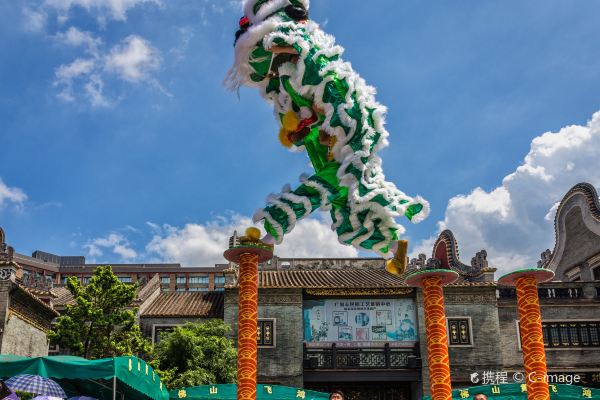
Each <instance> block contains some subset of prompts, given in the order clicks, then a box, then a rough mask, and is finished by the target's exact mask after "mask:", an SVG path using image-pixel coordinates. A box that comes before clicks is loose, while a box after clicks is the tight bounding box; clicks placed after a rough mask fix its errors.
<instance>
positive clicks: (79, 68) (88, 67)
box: [55, 58, 95, 81]
mask: <svg viewBox="0 0 600 400" xmlns="http://www.w3.org/2000/svg"><path fill="white" fill-rule="evenodd" d="M94 66H95V63H94V60H84V59H81V58H78V59H76V60H75V61H73V62H72V63H70V64H66V65H65V64H63V65H61V66H60V67H58V68H57V69H56V72H55V75H56V78H57V79H58V80H61V81H70V80H72V79H74V78H77V77H79V76H81V75H87V74H89V73H90V72H91V71H92V70H93V69H94Z"/></svg>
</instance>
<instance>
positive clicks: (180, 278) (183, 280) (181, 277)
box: [177, 275, 185, 283]
mask: <svg viewBox="0 0 600 400" xmlns="http://www.w3.org/2000/svg"><path fill="white" fill-rule="evenodd" d="M177 283H185V276H181V275H180V276H178V277H177Z"/></svg>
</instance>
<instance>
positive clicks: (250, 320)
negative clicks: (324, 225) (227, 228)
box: [223, 228, 273, 400]
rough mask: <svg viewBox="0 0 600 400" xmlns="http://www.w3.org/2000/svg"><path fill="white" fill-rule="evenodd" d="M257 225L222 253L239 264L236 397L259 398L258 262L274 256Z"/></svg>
mask: <svg viewBox="0 0 600 400" xmlns="http://www.w3.org/2000/svg"><path fill="white" fill-rule="evenodd" d="M259 237H260V231H259V230H258V229H257V228H249V229H247V230H246V236H242V237H240V238H239V243H237V240H236V238H235V236H234V238H233V241H232V242H231V243H230V246H229V249H228V250H227V251H225V253H224V254H223V255H224V256H225V258H226V259H227V260H228V261H230V262H233V263H236V264H239V266H240V267H239V268H240V269H239V278H238V282H239V297H238V358H237V398H238V400H256V370H257V368H256V364H257V362H256V359H257V352H256V330H257V323H258V264H259V263H261V262H265V261H268V260H270V259H271V258H272V257H273V245H269V244H266V243H263V242H261V241H260V239H259Z"/></svg>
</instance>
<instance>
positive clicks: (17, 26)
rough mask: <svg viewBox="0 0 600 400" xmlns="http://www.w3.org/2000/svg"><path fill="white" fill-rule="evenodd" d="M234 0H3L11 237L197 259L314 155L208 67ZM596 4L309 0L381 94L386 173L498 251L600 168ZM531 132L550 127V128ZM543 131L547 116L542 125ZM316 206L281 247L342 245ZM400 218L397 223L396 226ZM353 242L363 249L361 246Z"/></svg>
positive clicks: (27, 246)
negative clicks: (299, 150) (297, 147)
mask: <svg viewBox="0 0 600 400" xmlns="http://www.w3.org/2000/svg"><path fill="white" fill-rule="evenodd" d="M239 10H240V5H239V1H225V0H220V1H211V0H189V1H185V0H173V1H166V0H162V1H159V0H154V1H152V0H147V1H143V0H113V1H111V2H109V1H107V0H45V1H42V0H37V1H34V0H22V1H14V2H2V3H1V4H0V22H1V23H0V51H1V52H2V54H3V57H2V58H3V61H2V62H1V63H0V82H1V86H0V87H1V89H0V128H1V129H0V143H2V152H1V153H2V156H1V157H0V180H1V181H0V226H2V227H3V228H4V230H5V231H6V234H7V241H8V243H9V244H10V245H12V246H13V247H15V249H16V251H17V252H19V253H24V254H29V253H31V252H32V251H34V250H36V249H40V250H44V251H49V252H53V253H56V254H61V255H80V254H81V255H86V257H87V258H88V260H89V261H96V262H107V263H108V262H112V263H116V262H143V261H175V262H182V263H183V264H184V265H201V266H209V265H211V264H212V263H214V262H217V261H219V257H220V256H219V255H220V253H221V252H222V247H224V246H225V245H226V237H227V235H228V234H229V233H230V231H231V230H232V229H234V228H235V227H242V226H246V225H248V224H249V223H250V222H249V219H248V218H249V216H251V215H252V214H253V212H254V210H255V209H257V208H259V207H261V206H262V205H263V204H264V200H265V198H266V196H267V195H268V194H269V193H271V192H278V191H279V190H280V188H281V187H282V186H283V185H284V184H285V183H291V184H292V185H296V184H297V182H298V176H299V175H300V174H301V173H303V172H308V171H310V167H309V165H308V161H307V158H306V157H305V155H304V154H296V153H290V152H288V151H287V150H285V149H284V148H282V147H281V145H279V143H278V140H277V132H278V129H277V126H276V123H275V121H274V119H273V116H272V110H271V108H270V107H269V105H268V104H266V103H265V102H264V101H262V100H261V99H260V98H259V95H258V93H257V92H256V91H253V90H251V89H242V90H241V92H240V97H239V98H238V97H237V96H236V95H235V94H234V93H230V92H228V91H227V90H226V89H225V88H224V87H223V86H222V84H221V82H222V79H223V77H224V76H225V74H226V72H227V69H228V68H229V66H230V64H231V61H232V55H233V49H232V40H233V33H234V31H235V29H236V26H237V20H238V19H239V17H240V16H241V15H240V11H239ZM599 12H600V3H597V2H579V3H578V4H577V7H573V3H572V2H571V1H553V2H547V1H528V2H522V1H508V0H507V1H462V2H452V1H429V2H421V1H416V0H415V1H392V0H377V1H369V2H366V1H341V0H313V1H312V4H311V17H312V19H314V20H316V21H317V22H319V23H320V24H321V26H322V28H323V29H324V30H325V31H327V32H328V33H331V34H333V35H334V36H336V38H337V41H338V43H339V44H340V45H342V46H344V47H345V48H346V52H345V56H344V58H345V59H346V60H349V61H351V62H352V64H353V66H354V68H355V69H356V71H358V72H359V73H360V74H361V76H362V77H363V78H365V80H366V81H367V83H369V84H370V85H373V86H375V87H376V88H377V89H378V96H377V99H378V101H379V102H381V103H382V104H384V105H386V106H387V107H388V116H387V128H388V131H389V132H390V146H389V147H388V148H386V149H385V150H384V151H383V152H382V153H381V155H382V158H383V161H384V164H383V166H384V171H385V173H386V176H387V178H388V180H390V181H393V182H395V183H396V185H397V186H398V187H399V188H400V189H401V190H403V191H405V192H406V193H408V194H411V195H414V194H421V195H422V196H424V197H425V198H427V199H428V200H429V201H430V203H431V206H432V213H431V216H430V217H429V218H428V219H427V220H426V221H424V222H422V223H421V224H419V225H412V224H410V223H408V222H407V221H402V224H403V225H405V226H406V227H407V237H408V238H409V239H410V241H411V246H412V248H413V251H414V252H418V251H425V252H428V253H429V252H430V251H431V244H432V238H435V236H436V235H437V233H438V231H439V229H441V228H450V229H452V230H454V231H455V234H456V236H457V238H458V240H459V242H460V243H461V253H462V254H463V257H464V258H465V260H464V261H466V262H468V261H469V259H470V257H471V256H472V255H473V254H474V251H477V250H479V249H481V248H486V249H487V250H488V254H489V256H490V259H491V260H492V261H493V263H495V264H496V266H498V267H499V268H501V269H511V268H516V267H520V266H523V264H531V263H532V262H534V261H535V260H537V257H538V256H539V253H540V252H541V251H543V250H544V249H546V248H548V247H549V248H552V246H553V244H554V233H553V228H552V220H553V214H552V207H553V206H554V205H555V203H556V202H557V201H559V200H560V198H561V197H562V195H563V194H564V193H565V192H566V191H567V190H568V189H569V188H570V187H571V186H572V185H574V184H575V183H577V182H579V181H587V182H590V183H592V184H594V185H595V186H596V187H599V186H600V172H598V171H600V168H599V167H600V161H598V160H599V159H600V139H599V136H600V128H599V127H600V122H599V121H598V119H600V117H596V118H595V119H594V117H593V116H594V113H595V112H596V111H598V110H599V109H600V97H599V95H598V93H599V90H598V89H599V84H600V77H599V71H600V41H598V40H596V38H598V37H600V25H599V24H598V23H597V18H596V16H597V15H598V14H599ZM546 132H547V134H545V135H544V133H546ZM551 132H553V133H551ZM328 224H329V222H328V217H327V216H326V215H325V216H321V217H318V218H316V219H313V220H310V221H306V222H305V223H304V224H303V225H300V226H298V229H297V232H294V233H293V234H292V235H290V237H289V238H288V239H287V240H286V242H285V244H284V245H283V246H282V247H281V248H280V249H279V250H278V254H279V255H281V256H309V255H315V256H353V255H357V253H356V252H355V251H354V250H352V249H351V248H347V247H343V246H341V245H338V244H337V243H336V240H335V236H334V235H333V234H331V233H329V228H328ZM409 225H410V226H409ZM361 255H366V256H368V255H370V254H367V253H361Z"/></svg>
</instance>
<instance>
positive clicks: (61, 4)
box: [44, 0, 160, 21]
mask: <svg viewBox="0 0 600 400" xmlns="http://www.w3.org/2000/svg"><path fill="white" fill-rule="evenodd" d="M144 3H153V4H157V5H160V1H159V0H45V2H44V5H45V6H46V7H50V8H54V9H56V10H58V11H59V12H60V15H61V16H62V18H63V19H65V18H68V13H69V11H70V10H71V9H72V8H76V7H80V8H83V9H85V10H86V11H87V12H89V13H91V14H95V15H96V17H97V18H98V20H99V21H104V20H106V19H114V20H118V21H125V20H126V19H127V12H128V11H129V10H130V9H132V8H134V7H136V6H138V5H140V4H144Z"/></svg>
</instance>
